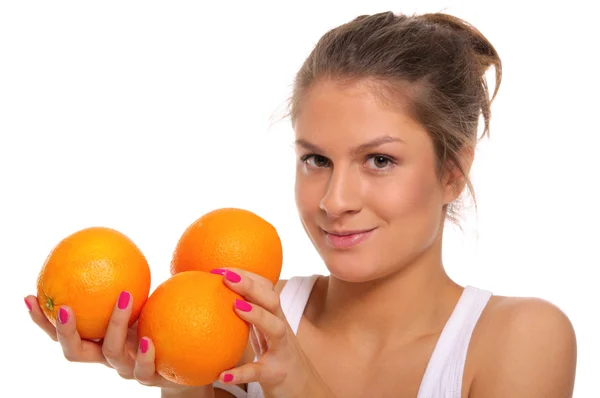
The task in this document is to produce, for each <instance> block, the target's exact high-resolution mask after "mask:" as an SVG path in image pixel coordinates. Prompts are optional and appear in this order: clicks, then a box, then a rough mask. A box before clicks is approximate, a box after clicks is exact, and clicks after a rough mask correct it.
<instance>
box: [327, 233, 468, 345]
mask: <svg viewBox="0 0 600 398" xmlns="http://www.w3.org/2000/svg"><path fill="white" fill-rule="evenodd" d="M461 292H462V288H461V287H460V286H458V285H457V284H455V283H454V282H453V281H452V280H451V279H450V278H449V277H448V275H447V274H446V272H445V271H444V267H443V265H442V260H441V242H439V244H437V245H434V246H433V247H431V248H430V250H428V251H427V252H425V253H424V254H423V255H422V256H421V257H420V258H418V259H417V260H416V261H414V262H413V263H411V264H406V265H405V266H404V267H402V269H401V270H400V271H398V272H396V273H394V274H391V275H388V276H385V277H383V278H380V279H377V280H373V281H369V282H365V283H348V282H344V281H342V280H339V279H337V278H335V277H333V276H331V277H329V279H328V282H327V286H326V287H324V289H323V293H322V294H324V297H322V301H321V300H319V301H321V302H322V303H323V304H322V307H321V308H320V309H318V310H317V311H318V315H317V316H316V319H315V321H316V323H318V325H319V328H322V330H323V331H326V332H328V333H329V332H331V333H335V334H337V335H339V337H340V338H345V339H349V340H350V341H352V342H356V343H357V344H358V343H359V342H360V344H361V345H363V346H365V345H367V346H369V345H374V347H372V348H373V349H382V347H386V346H389V344H405V343H409V342H411V341H414V340H415V339H418V338H420V337H423V336H425V335H432V334H436V333H439V332H441V329H442V328H443V326H444V325H445V323H446V321H447V319H448V317H449V316H450V314H451V312H452V310H453V309H454V306H455V304H456V302H457V300H458V298H459V297H460V294H461ZM371 343H372V344H371Z"/></svg>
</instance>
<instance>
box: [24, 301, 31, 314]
mask: <svg viewBox="0 0 600 398" xmlns="http://www.w3.org/2000/svg"><path fill="white" fill-rule="evenodd" d="M23 300H25V305H26V306H27V309H28V310H29V312H31V304H29V301H27V299H23Z"/></svg>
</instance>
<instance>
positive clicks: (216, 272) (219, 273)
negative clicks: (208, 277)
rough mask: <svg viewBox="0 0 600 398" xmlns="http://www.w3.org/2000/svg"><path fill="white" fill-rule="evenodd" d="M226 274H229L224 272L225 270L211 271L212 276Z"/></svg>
mask: <svg viewBox="0 0 600 398" xmlns="http://www.w3.org/2000/svg"><path fill="white" fill-rule="evenodd" d="M226 272H227V270H224V269H223V268H215V269H213V270H212V271H210V273H211V274H217V275H225V273H226Z"/></svg>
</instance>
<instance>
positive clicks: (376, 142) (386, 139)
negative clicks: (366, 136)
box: [295, 135, 404, 153]
mask: <svg viewBox="0 0 600 398" xmlns="http://www.w3.org/2000/svg"><path fill="white" fill-rule="evenodd" d="M391 142H402V143H403V142H404V141H403V140H401V139H400V138H398V137H392V136H390V135H382V136H381V137H377V138H374V139H372V140H370V141H367V142H365V143H364V144H361V145H359V146H357V147H355V148H352V149H351V152H352V153H361V152H365V151H367V150H369V149H373V148H377V147H378V146H381V145H383V144H388V143H391ZM295 145H299V146H302V147H304V148H305V149H308V150H309V151H312V152H318V153H323V152H324V151H323V150H322V149H321V148H319V147H318V146H317V145H315V144H312V143H310V142H308V141H306V140H303V139H298V140H296V141H295Z"/></svg>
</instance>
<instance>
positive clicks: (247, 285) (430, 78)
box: [26, 12, 576, 398]
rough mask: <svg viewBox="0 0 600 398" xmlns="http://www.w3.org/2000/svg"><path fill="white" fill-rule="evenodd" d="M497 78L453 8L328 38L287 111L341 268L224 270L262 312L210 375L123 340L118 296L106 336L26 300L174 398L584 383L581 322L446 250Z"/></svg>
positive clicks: (70, 336) (310, 224)
mask: <svg viewBox="0 0 600 398" xmlns="http://www.w3.org/2000/svg"><path fill="white" fill-rule="evenodd" d="M491 66H494V68H495V70H496V82H495V90H494V93H493V95H492V96H491V98H490V96H489V93H488V88H487V84H486V80H485V76H484V74H485V72H486V71H487V70H488V68H489V67H491ZM500 81H501V62H500V58H499V57H498V54H497V53H496V50H495V49H494V47H493V46H492V45H491V44H490V43H489V41H488V40H487V39H486V38H485V37H484V36H483V35H482V34H481V33H480V32H479V31H477V30H476V29H475V28H473V27H472V26H470V25H468V24H467V23H465V22H464V21H462V20H460V19H458V18H455V17H452V16H449V15H444V14H426V15H415V16H404V15H394V14H393V13H391V12H388V13H380V14H376V15H370V16H361V17H358V18H356V19H355V20H353V21H351V22H349V23H347V24H344V25H342V26H339V27H337V28H335V29H333V30H331V31H330V32H328V33H327V34H325V35H324V36H323V37H322V38H321V40H320V41H319V42H318V44H317V45H316V47H315V48H314V50H313V51H312V53H311V54H310V56H309V57H308V59H307V60H306V62H305V63H304V65H302V67H301V69H300V71H299V72H298V74H297V78H296V81H295V87H294V93H293V97H292V99H291V103H290V113H289V116H290V119H291V121H292V125H293V127H294V131H295V135H296V150H297V154H298V163H297V171H296V202H297V206H298V210H299V214H300V217H301V220H302V223H303V226H304V228H305V230H306V233H307V234H308V236H309V237H310V239H311V240H312V242H313V244H314V245H315V248H316V249H317V251H318V252H319V254H320V255H321V256H322V258H323V260H324V262H325V264H326V265H327V267H328V269H329V271H330V275H329V276H328V277H324V276H314V277H307V278H291V279H290V280H289V281H280V282H279V283H278V284H277V286H275V287H273V286H272V285H270V284H269V282H267V281H265V280H264V279H262V278H260V277H258V276H256V275H253V274H249V273H246V272H243V271H240V270H232V269H230V270H223V269H221V270H214V271H213V272H214V273H218V274H221V275H223V280H224V283H225V284H226V285H227V286H228V287H229V288H231V289H232V290H234V291H236V292H238V293H240V294H241V295H242V296H243V297H244V298H245V299H246V301H245V302H240V303H237V304H236V309H235V311H236V312H237V313H238V314H239V316H240V317H241V318H242V319H244V320H246V321H248V322H250V323H251V324H253V325H254V329H253V333H252V337H251V339H250V342H249V345H248V349H247V352H246V355H245V357H244V359H243V360H242V362H241V363H240V364H239V366H238V367H236V368H235V369H231V370H228V371H226V372H223V374H222V375H221V376H220V379H219V381H218V382H216V383H215V384H214V385H212V386H203V387H195V388H186V387H183V386H177V385H174V384H171V383H169V382H167V381H166V380H164V379H162V378H161V377H160V376H159V375H158V374H156V373H155V369H154V351H153V346H152V342H151V341H150V340H149V339H146V338H143V339H142V340H141V341H140V342H139V346H138V347H137V349H136V348H135V347H136V345H137V342H136V341H135V339H134V338H132V339H128V338H127V335H128V333H127V326H126V324H127V322H126V321H127V319H129V314H130V311H131V303H128V305H126V306H125V308H123V309H121V308H119V306H118V305H117V304H115V310H114V314H113V317H112V321H113V322H111V325H110V327H109V331H108V333H107V336H106V338H105V339H104V341H103V342H102V344H101V345H100V344H99V343H95V342H88V341H81V339H80V338H79V336H78V335H77V332H76V331H75V322H74V316H73V314H72V310H71V309H69V308H67V307H63V314H65V316H64V317H63V316H61V317H60V319H62V320H63V321H64V323H59V324H58V325H57V328H56V330H55V329H54V327H53V326H52V325H51V324H50V323H48V321H47V320H46V319H45V317H44V316H43V315H42V313H41V311H40V309H39V307H38V306H37V302H36V300H35V297H33V296H29V297H27V298H26V303H27V305H28V307H29V308H30V312H31V316H32V318H33V320H34V321H35V322H36V323H37V324H38V325H39V326H40V327H41V328H42V329H44V330H45V331H46V332H48V334H49V335H50V336H51V337H53V338H55V339H57V340H58V341H59V342H60V343H61V344H62V347H63V350H64V353H65V356H66V357H67V358H68V359H70V360H73V361H80V362H101V363H104V364H106V365H107V366H110V367H112V368H114V369H115V370H116V371H117V372H118V373H119V374H120V375H121V376H122V377H125V378H135V379H137V380H138V381H139V382H140V383H142V384H146V385H154V386H159V387H161V388H162V395H163V397H180V398H183V397H231V396H235V397H245V396H248V397H262V396H265V397H344V398H348V397H361V398H362V397H419V398H423V397H452V398H459V397H471V398H473V397H474V398H480V397H485V398H494V397H502V398H504V397H511V398H516V397H528V398H535V397H540V398H541V397H544V398H552V397H556V398H558V397H561V398H564V397H569V396H571V395H572V389H573V384H574V377H575V364H576V340H575V334H574V331H573V328H572V325H571V323H570V322H569V319H568V318H567V317H566V316H565V315H564V314H563V313H562V312H561V311H560V310H559V309H558V308H556V307H555V306H553V305H552V304H550V303H548V302H546V301H544V300H540V299H533V298H512V297H500V296H493V295H492V294H491V293H490V292H488V291H485V290H481V289H478V288H475V287H472V286H467V287H462V286H459V285H457V284H456V283H454V282H453V281H452V280H451V279H450V278H449V276H448V275H447V274H446V273H445V271H444V267H443V263H442V231H443V226H444V221H445V219H446V218H450V219H452V220H456V216H457V214H456V212H455V211H453V210H454V209H455V208H456V207H455V206H456V204H457V199H458V198H459V196H460V194H461V192H462V191H463V189H465V188H466V189H468V190H469V192H472V189H471V188H472V187H471V184H470V181H469V177H468V175H469V170H470V167H471V164H472V162H473V155H474V149H475V145H476V142H477V138H478V137H477V130H478V122H479V117H480V115H482V116H483V122H484V125H483V133H484V134H487V133H488V132H489V123H490V104H491V101H492V100H493V98H494V97H495V94H496V93H497V91H498V87H499V84H500ZM129 335H130V336H134V335H135V333H129ZM130 347H133V348H130ZM198 361H199V362H200V361H202V358H198Z"/></svg>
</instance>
